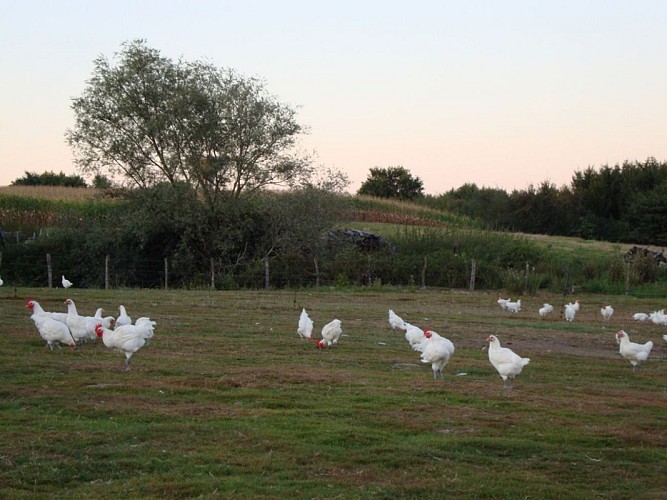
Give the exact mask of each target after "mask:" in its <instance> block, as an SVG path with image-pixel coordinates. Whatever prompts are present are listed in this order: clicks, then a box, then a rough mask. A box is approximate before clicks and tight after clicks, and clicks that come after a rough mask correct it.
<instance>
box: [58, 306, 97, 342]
mask: <svg viewBox="0 0 667 500" xmlns="http://www.w3.org/2000/svg"><path fill="white" fill-rule="evenodd" d="M65 304H66V305H67V326H68V327H69V331H70V332H72V337H74V340H76V341H77V342H80V341H83V340H86V339H90V338H91V336H90V325H89V324H88V317H86V316H81V315H79V313H78V312H77V310H76V305H75V304H74V301H73V300H72V299H67V300H66V301H65ZM92 338H94V337H92Z"/></svg>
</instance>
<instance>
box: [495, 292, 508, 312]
mask: <svg viewBox="0 0 667 500" xmlns="http://www.w3.org/2000/svg"><path fill="white" fill-rule="evenodd" d="M511 301H512V299H510V298H507V299H503V298H502V297H501V296H500V295H498V299H497V300H496V302H497V303H498V305H499V306H500V308H501V309H502V310H503V311H506V310H507V303H508V302H511Z"/></svg>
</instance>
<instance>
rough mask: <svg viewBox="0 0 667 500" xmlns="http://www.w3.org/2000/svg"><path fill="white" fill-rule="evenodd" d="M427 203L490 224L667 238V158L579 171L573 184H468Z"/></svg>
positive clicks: (615, 237) (650, 240)
mask: <svg viewBox="0 0 667 500" xmlns="http://www.w3.org/2000/svg"><path fill="white" fill-rule="evenodd" d="M425 203H427V204H429V205H430V206H433V207H436V208H440V209H443V210H449V211H452V212H454V213H456V214H458V215H465V216H470V217H475V218H478V219H480V220H482V221H484V222H485V223H486V225H487V227H491V228H503V229H509V230H512V231H521V232H526V233H539V234H550V235H562V236H577V237H582V238H586V239H597V240H604V241H618V242H628V243H629V242H640V243H645V244H654V245H665V244H667V163H665V162H663V163H659V162H657V161H656V160H655V159H654V158H649V159H648V160H646V161H645V162H644V163H639V162H625V163H623V165H621V166H619V165H616V166H614V167H609V166H607V165H605V166H603V167H601V168H599V169H597V170H596V169H594V168H592V167H589V168H587V169H586V170H585V171H583V172H577V173H576V174H575V175H574V176H573V179H572V183H571V185H570V186H563V187H560V188H558V187H556V186H555V185H553V184H552V183H550V182H543V183H542V184H541V185H540V186H539V187H537V188H536V187H534V186H532V185H531V186H529V187H528V189H525V190H515V191H513V192H512V193H510V194H508V193H506V192H505V191H503V190H500V189H491V188H478V187H477V186H476V185H474V184H465V185H464V186H461V187H460V188H458V189H455V190H451V191H449V192H448V193H446V194H443V195H440V196H438V197H427V199H426V200H425Z"/></svg>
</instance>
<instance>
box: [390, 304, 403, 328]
mask: <svg viewBox="0 0 667 500" xmlns="http://www.w3.org/2000/svg"><path fill="white" fill-rule="evenodd" d="M389 326H390V327H391V329H392V330H394V331H396V330H397V329H398V330H403V331H405V330H406V329H407V328H406V326H405V321H403V318H401V317H400V316H399V315H398V314H396V313H395V312H394V311H392V310H391V309H389Z"/></svg>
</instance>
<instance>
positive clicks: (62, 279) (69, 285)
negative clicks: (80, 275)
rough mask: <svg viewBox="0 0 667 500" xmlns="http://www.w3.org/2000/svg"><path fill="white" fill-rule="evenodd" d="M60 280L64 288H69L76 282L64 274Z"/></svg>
mask: <svg viewBox="0 0 667 500" xmlns="http://www.w3.org/2000/svg"><path fill="white" fill-rule="evenodd" d="M60 281H61V282H62V284H63V288H69V287H71V286H72V285H73V284H74V283H72V282H71V281H70V280H68V279H67V278H65V276H64V275H63V276H62V278H61V280H60Z"/></svg>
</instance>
